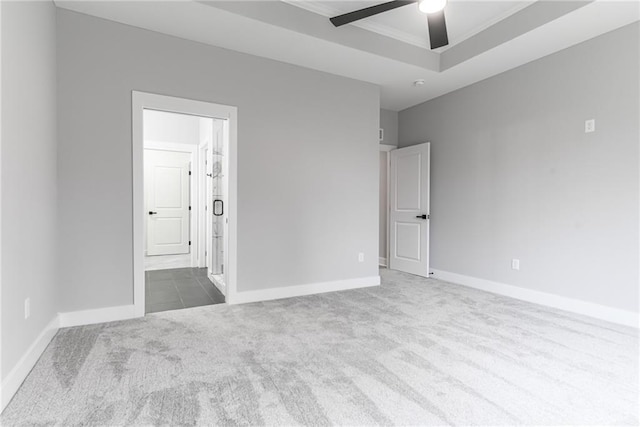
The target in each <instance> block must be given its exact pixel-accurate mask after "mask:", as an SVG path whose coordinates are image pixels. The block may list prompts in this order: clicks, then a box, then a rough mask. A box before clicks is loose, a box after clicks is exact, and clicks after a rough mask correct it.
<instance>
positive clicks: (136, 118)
mask: <svg viewBox="0 0 640 427" xmlns="http://www.w3.org/2000/svg"><path fill="white" fill-rule="evenodd" d="M144 109H151V110H158V111H168V112H174V113H182V114H191V115H195V116H200V117H212V118H216V119H222V120H225V121H227V123H228V129H229V160H228V161H229V181H228V182H229V194H228V206H229V208H228V209H229V210H228V212H229V213H228V216H227V218H228V219H229V228H228V231H229V232H228V248H229V250H228V256H229V262H228V265H227V267H228V270H226V273H225V274H226V278H225V282H226V285H227V292H228V294H229V295H228V297H229V296H233V295H234V294H235V292H236V280H237V271H236V269H237V237H238V234H237V233H238V227H237V217H238V198H237V189H238V184H237V179H238V170H237V167H238V159H237V155H238V154H237V153H238V109H237V108H236V107H232V106H228V105H220V104H214V103H211V102H203V101H195V100H190V99H184V98H175V97H171V96H163V95H155V94H151V93H145V92H138V91H135V90H134V91H132V93H131V110H132V113H131V114H132V143H131V147H132V162H133V165H132V166H133V171H132V172H133V236H132V240H133V302H134V305H135V312H136V315H137V316H144V314H145V286H144V283H145V282H144V280H145V279H144V176H143V175H144V174H143V172H144V167H143V165H144V163H143V160H144V159H143V155H144V150H143V147H144V144H143V137H144V135H143V110H144Z"/></svg>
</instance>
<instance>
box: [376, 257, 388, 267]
mask: <svg viewBox="0 0 640 427" xmlns="http://www.w3.org/2000/svg"><path fill="white" fill-rule="evenodd" d="M378 265H379V266H381V267H386V266H387V259H386V258H383V257H379V258H378Z"/></svg>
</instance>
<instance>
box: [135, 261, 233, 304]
mask: <svg viewBox="0 0 640 427" xmlns="http://www.w3.org/2000/svg"><path fill="white" fill-rule="evenodd" d="M145 286H146V292H145V293H146V312H147V313H155V312H158V311H166V310H177V309H180V308H189V307H198V306H201V305H211V304H220V303H223V302H224V295H222V293H221V292H220V291H219V290H218V288H216V287H215V285H214V284H213V283H211V281H210V280H209V279H208V278H207V269H206V268H175V269H171V270H154V271H147V272H145Z"/></svg>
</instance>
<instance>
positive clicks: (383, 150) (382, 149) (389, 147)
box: [378, 129, 398, 267]
mask: <svg viewBox="0 0 640 427" xmlns="http://www.w3.org/2000/svg"><path fill="white" fill-rule="evenodd" d="M380 130H383V129H380ZM397 149H398V147H396V146H395V145H389V144H380V152H381V153H386V158H387V206H386V209H387V247H386V248H385V253H384V263H383V262H382V261H383V260H382V259H378V265H380V266H382V267H388V266H389V211H390V210H391V205H390V202H389V170H390V167H391V156H390V155H389V152H390V151H392V150H397Z"/></svg>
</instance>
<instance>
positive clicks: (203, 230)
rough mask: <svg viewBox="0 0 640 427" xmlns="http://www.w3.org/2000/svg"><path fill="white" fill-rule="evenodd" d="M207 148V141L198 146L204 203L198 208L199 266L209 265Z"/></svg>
mask: <svg viewBox="0 0 640 427" xmlns="http://www.w3.org/2000/svg"><path fill="white" fill-rule="evenodd" d="M206 150H207V142H203V143H200V145H199V146H198V168H199V170H200V172H199V173H198V175H197V176H196V179H197V180H198V200H199V201H200V202H201V203H202V204H201V207H200V209H198V211H197V214H198V230H199V233H200V234H199V235H198V237H199V238H200V240H198V247H197V250H198V267H200V268H204V267H206V266H207V257H206V255H205V251H206V249H207V241H208V239H207V223H206V222H207V213H206V211H205V206H206V205H207V179H206V178H207V175H206V174H207V165H206V163H205V162H206V160H207V156H206Z"/></svg>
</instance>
